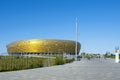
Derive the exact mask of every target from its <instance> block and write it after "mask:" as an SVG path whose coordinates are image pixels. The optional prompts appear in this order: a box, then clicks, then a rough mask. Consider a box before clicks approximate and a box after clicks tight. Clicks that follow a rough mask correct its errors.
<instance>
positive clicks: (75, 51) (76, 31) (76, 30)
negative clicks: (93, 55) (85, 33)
mask: <svg viewBox="0 0 120 80" xmlns="http://www.w3.org/2000/svg"><path fill="white" fill-rule="evenodd" d="M77 42H78V18H77V17H76V47H75V60H76V61H77V52H78V51H77V48H78V47H77Z"/></svg>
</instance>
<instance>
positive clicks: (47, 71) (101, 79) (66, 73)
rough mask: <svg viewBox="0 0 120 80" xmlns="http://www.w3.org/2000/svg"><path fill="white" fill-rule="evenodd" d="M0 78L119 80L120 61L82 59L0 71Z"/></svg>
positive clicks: (27, 79) (13, 79) (22, 79)
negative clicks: (57, 64)
mask: <svg viewBox="0 0 120 80" xmlns="http://www.w3.org/2000/svg"><path fill="white" fill-rule="evenodd" d="M0 80H120V63H114V60H112V59H106V60H105V59H91V60H87V59H82V60H81V61H75V62H73V63H68V64H65V65H59V66H52V67H45V68H36V69H29V70H21V71H12V72H0Z"/></svg>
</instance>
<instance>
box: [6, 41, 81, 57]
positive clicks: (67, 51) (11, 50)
mask: <svg viewBox="0 0 120 80" xmlns="http://www.w3.org/2000/svg"><path fill="white" fill-rule="evenodd" d="M75 43H76V42H75V41H71V40H52V39H44V40H40V39H32V40H20V41H15V42H12V43H10V44H8V45H7V52H8V54H9V55H21V56H48V55H49V56H60V55H62V56H63V55H75ZM77 43H78V44H77V54H79V52H80V48H81V45H80V43H79V42H77Z"/></svg>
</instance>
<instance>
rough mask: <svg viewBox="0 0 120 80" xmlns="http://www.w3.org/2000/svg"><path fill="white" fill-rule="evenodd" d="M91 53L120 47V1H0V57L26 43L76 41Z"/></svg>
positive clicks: (111, 50) (83, 49) (112, 50)
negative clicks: (11, 47)
mask: <svg viewBox="0 0 120 80" xmlns="http://www.w3.org/2000/svg"><path fill="white" fill-rule="evenodd" d="M76 16H78V19H79V21H78V22H79V24H78V25H79V42H80V43H81V45H82V50H81V52H82V51H85V52H88V53H105V52H106V51H110V52H114V47H115V46H120V0H0V53H3V52H7V51H6V45H7V44H9V43H11V42H13V41H16V40H24V39H36V38H38V39H67V40H75V18H76Z"/></svg>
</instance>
